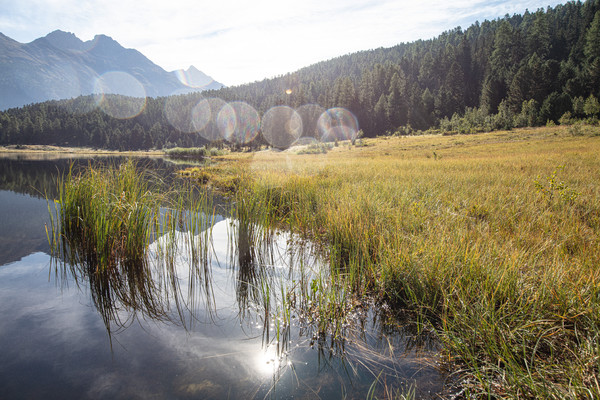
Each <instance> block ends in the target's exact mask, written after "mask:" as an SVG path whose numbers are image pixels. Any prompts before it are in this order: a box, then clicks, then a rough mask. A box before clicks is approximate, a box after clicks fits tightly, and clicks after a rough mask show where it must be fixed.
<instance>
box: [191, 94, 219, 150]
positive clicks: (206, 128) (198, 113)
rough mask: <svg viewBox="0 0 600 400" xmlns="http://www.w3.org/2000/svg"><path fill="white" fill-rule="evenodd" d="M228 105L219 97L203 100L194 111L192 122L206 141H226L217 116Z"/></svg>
mask: <svg viewBox="0 0 600 400" xmlns="http://www.w3.org/2000/svg"><path fill="white" fill-rule="evenodd" d="M226 106H227V103H226V102H225V101H223V100H221V99H219V98H217V97H211V98H207V99H202V100H200V101H199V102H198V104H196V106H195V107H194V108H193V109H192V122H193V123H194V127H195V128H196V131H197V132H198V133H199V134H200V136H202V137H203V138H204V139H206V140H208V141H209V142H214V141H217V140H220V139H225V136H224V135H222V134H221V130H220V129H219V125H218V123H217V116H218V115H219V113H220V112H221V110H222V109H223V108H224V107H226Z"/></svg>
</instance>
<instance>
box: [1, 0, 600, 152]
mask: <svg viewBox="0 0 600 400" xmlns="http://www.w3.org/2000/svg"><path fill="white" fill-rule="evenodd" d="M108 97H110V99H111V106H110V107H111V108H118V109H126V108H127V107H129V106H130V105H129V103H131V102H132V101H133V102H134V103H135V102H137V103H139V99H128V98H126V97H121V96H114V95H113V96H111V95H108ZM203 98H218V99H221V100H223V102H221V103H223V104H224V102H234V101H235V102H246V103H248V104H249V105H250V106H252V107H253V108H254V109H255V110H256V111H257V112H258V114H259V115H260V116H263V115H264V114H265V113H266V112H267V110H269V109H270V108H272V107H274V106H278V105H288V106H290V107H292V108H294V109H296V110H299V109H300V108H301V106H303V105H306V104H316V105H318V106H319V107H318V108H317V107H314V106H313V108H312V110H313V112H318V111H319V110H322V111H324V110H326V109H329V108H333V107H343V108H346V109H348V110H350V111H351V112H352V113H353V114H354V115H355V116H356V118H357V120H358V122H359V125H360V129H362V131H363V133H364V135H365V136H367V137H372V136H376V135H384V134H411V133H417V132H419V131H427V130H432V131H434V130H442V131H443V132H455V133H473V132H481V131H489V130H496V129H511V128H514V127H523V126H538V125H545V124H547V123H563V124H564V123H569V122H570V121H572V120H575V119H587V120H590V121H592V122H596V121H597V117H598V116H599V113H600V103H599V101H598V98H600V0H589V1H586V2H579V1H577V2H574V1H572V2H567V3H565V4H564V5H559V6H556V7H554V8H548V9H547V10H543V9H540V10H537V11H526V12H525V13H524V14H522V15H513V16H508V15H507V16H505V17H504V18H499V19H497V20H493V21H487V20H486V21H483V22H476V23H475V24H473V25H472V26H470V27H469V28H468V29H462V28H460V27H457V28H455V29H453V30H451V31H448V32H444V33H442V34H441V35H440V36H438V37H437V38H435V39H432V40H420V41H416V42H413V43H403V44H399V45H397V46H394V47H391V48H379V49H375V50H367V51H362V52H358V53H354V54H349V55H345V56H342V57H339V58H336V59H332V60H329V61H323V62H320V63H317V64H314V65H312V66H309V67H306V68H303V69H301V70H299V71H296V72H294V73H289V74H286V75H284V76H279V77H276V78H272V79H265V80H263V81H261V82H254V83H249V84H245V85H242V86H237V87H230V88H223V89H220V90H217V91H208V92H203V93H202V94H200V93H194V94H189V95H180V96H171V97H168V98H164V97H163V98H147V99H146V101H145V104H144V106H143V107H142V108H140V110H141V111H140V112H139V113H132V114H130V116H128V117H126V118H123V117H122V116H117V117H114V116H111V115H114V113H110V112H107V110H106V107H104V108H103V107H97V106H95V105H96V103H97V102H98V99H97V97H96V96H85V97H80V98H77V99H70V100H62V101H48V102H44V103H40V104H32V105H28V106H24V107H21V108H15V109H9V110H6V111H4V112H1V113H0V144H1V145H8V144H52V145H69V146H92V147H97V148H108V149H120V150H137V149H151V148H165V147H166V148H168V147H174V146H179V147H188V146H199V145H203V144H206V143H207V142H209V141H217V142H222V140H220V139H219V136H218V135H217V134H215V133H214V130H215V129H216V127H215V126H213V125H214V124H210V123H209V124H207V125H203V126H202V128H201V129H194V127H193V126H192V125H193V124H192V123H191V122H189V121H185V120H186V116H190V115H191V114H193V106H194V105H195V104H197V103H198V102H199V101H200V100H201V99H203ZM215 103H218V102H212V103H211V110H212V111H213V112H215V110H214V109H212V108H213V107H212V104H215ZM221 103H219V104H221ZM169 110H179V114H178V115H177V116H176V117H173V114H172V113H169ZM315 110H316V111H315ZM182 120H183V122H182ZM308 125H310V124H308ZM201 130H203V132H200V131H201ZM211 130H212V131H211ZM313 130H314V129H313ZM204 131H205V132H204ZM198 133H201V134H198ZM304 135H306V136H315V135H316V133H315V132H313V131H311V130H310V129H307V128H306V127H305V131H304ZM264 143H265V141H264V138H263V137H262V136H261V135H260V134H259V135H257V136H256V137H255V138H253V140H252V142H250V143H246V142H244V143H241V144H245V145H250V146H253V145H260V144H264ZM233 144H237V145H239V144H240V143H233Z"/></svg>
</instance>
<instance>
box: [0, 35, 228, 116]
mask: <svg viewBox="0 0 600 400" xmlns="http://www.w3.org/2000/svg"><path fill="white" fill-rule="evenodd" d="M194 69H195V68H194ZM113 71H120V72H125V73H127V74H129V75H130V76H132V77H133V78H135V79H136V80H137V81H138V82H139V83H140V84H141V86H143V88H144V91H145V94H146V96H150V97H156V96H167V95H169V94H172V93H174V92H177V93H186V92H192V91H199V90H205V89H206V88H205V87H203V86H193V87H192V86H188V85H186V84H185V83H182V82H181V81H180V80H179V79H177V77H176V76H175V74H173V73H170V72H167V71H165V70H164V69H162V68H161V67H159V66H158V65H156V64H154V63H153V62H152V61H150V60H149V59H148V58H146V57H145V56H144V55H143V54H142V53H140V52H139V51H137V50H133V49H126V48H124V47H122V46H121V45H120V44H119V43H118V42H116V41H115V40H113V39H112V38H110V37H108V36H105V35H96V36H95V37H94V39H92V40H89V41H87V42H83V41H82V40H80V39H78V38H77V37H76V36H75V35H74V34H72V33H67V32H63V31H60V30H57V31H54V32H52V33H50V34H48V35H47V36H45V37H42V38H38V39H36V40H34V41H33V42H31V43H25V44H23V43H19V42H17V41H15V40H13V39H11V38H9V37H7V36H5V35H3V34H1V33H0V109H6V108H10V107H18V106H22V105H24V104H28V103H36V102H42V101H46V100H53V99H65V98H72V97H77V96H80V95H87V94H91V93H94V92H95V91H97V89H95V85H96V83H97V80H98V78H99V77H101V76H102V75H103V74H105V73H107V72H113ZM196 71H197V70H196ZM198 72H200V71H198ZM207 80H210V84H212V86H209V87H208V88H209V89H215V88H221V87H222V86H223V85H221V84H219V83H218V82H213V81H212V79H211V78H209V77H207ZM111 92H112V93H114V94H125V95H130V93H127V92H125V93H120V92H119V91H118V90H117V89H115V90H112V91H111Z"/></svg>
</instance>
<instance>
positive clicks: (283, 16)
mask: <svg viewBox="0 0 600 400" xmlns="http://www.w3.org/2000/svg"><path fill="white" fill-rule="evenodd" d="M560 3H564V2H559V1H551V0H525V1H515V0H491V1H482V0H457V1H447V0H422V1H419V0H410V1H405V0H295V1H288V0H253V1H233V0H216V1H205V0H167V1H129V0H0V32H2V33H3V34H5V35H6V36H9V37H11V38H13V39H15V40H17V41H18V42H21V43H28V42H31V41H33V40H35V39H36V38H38V37H42V36H45V35H47V34H48V33H50V32H52V31H54V30H56V29H60V30H63V31H66V32H72V33H74V34H75V35H76V36H77V37H79V38H80V39H82V40H84V41H87V40H90V39H92V38H93V37H94V36H95V35H96V34H104V35H107V36H110V37H112V38H113V39H114V40H116V41H117V42H119V43H120V44H121V45H122V46H124V47H126V48H134V49H136V50H138V51H140V52H141V53H142V54H144V55H145V56H146V57H148V58H149V59H150V60H152V61H153V62H154V63H156V64H158V65H159V66H161V67H162V68H164V69H166V70H167V71H172V70H176V69H182V68H183V69H187V68H188V67H189V66H190V65H194V66H195V67H196V68H198V69H199V70H201V71H203V72H204V73H206V74H208V75H210V76H211V77H212V78H213V79H215V80H217V81H218V82H220V83H223V84H225V85H227V86H233V85H239V84H243V83H249V82H253V81H257V80H262V79H264V78H272V77H275V76H279V75H283V74H285V73H288V72H293V71H296V70H298V69H300V68H302V67H305V66H308V65H311V64H314V63H316V62H319V61H324V60H328V59H331V58H335V57H338V56H341V55H344V54H348V53H352V52H356V51H360V50H369V49H374V48H378V47H391V46H394V45H396V44H399V43H402V42H412V41H415V40H418V39H431V38H433V37H436V36H438V35H439V34H441V33H442V32H444V31H447V30H450V29H453V28H455V27H457V26H461V27H462V28H463V29H466V28H468V27H469V26H470V25H471V24H473V23H474V22H475V21H480V22H482V21H484V20H485V19H488V20H492V19H495V18H498V17H503V16H504V15H506V14H510V15H512V14H515V13H518V14H522V13H524V12H525V10H526V9H528V10H529V11H535V10H537V9H539V8H546V7H548V6H551V7H554V6H555V5H557V4H560Z"/></svg>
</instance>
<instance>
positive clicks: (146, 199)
mask: <svg viewBox="0 0 600 400" xmlns="http://www.w3.org/2000/svg"><path fill="white" fill-rule="evenodd" d="M57 186H58V188H57V193H58V196H57V198H56V199H54V200H49V212H50V221H51V222H50V224H51V226H50V229H47V231H48V239H49V242H50V245H51V251H52V256H53V260H54V265H55V271H56V272H55V273H56V276H57V278H67V277H70V278H71V279H74V280H75V282H76V283H77V284H78V285H79V284H80V283H81V282H86V284H87V285H89V287H90V290H91V293H92V299H93V301H94V304H95V306H96V307H97V309H98V311H99V312H100V314H101V315H102V317H103V320H104V322H105V325H106V328H107V330H108V332H109V333H110V332H111V329H112V325H113V324H116V326H117V327H122V326H123V325H124V324H126V323H127V322H131V320H132V317H131V315H136V314H137V313H140V314H142V315H144V316H145V317H149V318H153V319H159V320H169V321H174V322H180V323H183V324H186V323H189V322H190V321H191V320H193V319H194V316H191V318H190V315H189V313H188V312H193V309H194V304H192V302H193V301H197V300H196V299H195V296H189V295H188V294H189V293H191V292H194V291H196V290H197V289H196V288H198V287H200V288H201V289H202V290H203V291H204V296H203V298H205V299H206V301H207V302H210V301H211V289H210V286H209V285H210V279H207V277H208V275H209V273H210V271H209V268H208V266H209V264H210V260H209V257H210V253H209V251H208V250H209V245H210V231H211V227H212V224H213V220H214V208H213V205H212V199H211V197H210V196H209V195H208V194H207V193H206V192H203V191H198V190H195V189H194V188H193V187H190V186H185V187H179V188H168V187H166V185H165V184H164V183H163V182H162V180H161V179H160V178H159V177H158V176H157V175H154V174H153V173H151V172H150V171H148V170H146V169H145V168H143V166H140V165H137V164H136V163H135V162H133V161H132V160H128V161H126V162H124V163H122V164H120V165H108V166H102V165H89V166H88V167H87V168H85V169H82V170H80V171H77V172H76V171H74V170H73V167H71V169H70V170H69V172H68V174H66V175H65V176H63V177H60V178H59V180H58V182H57ZM50 204H53V205H54V207H52V206H50ZM178 249H181V250H182V251H185V252H186V254H187V257H186V259H187V260H188V262H189V264H190V265H189V269H188V271H187V274H186V275H187V276H186V278H187V279H188V281H189V287H188V288H185V291H184V290H181V289H180V288H179V283H178V282H179V281H180V280H181V277H179V276H178V272H177V270H176V258H177V257H178ZM170 302H173V303H174V304H175V306H174V307H172V306H171V305H170ZM122 308H125V309H127V310H129V311H131V312H132V314H131V315H130V316H129V317H128V320H127V321H122V320H121V315H122V314H121V313H119V311H120V310H121V309H122ZM173 311H175V312H176V313H177V316H176V318H173V316H172V315H171V314H172V313H173Z"/></svg>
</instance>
